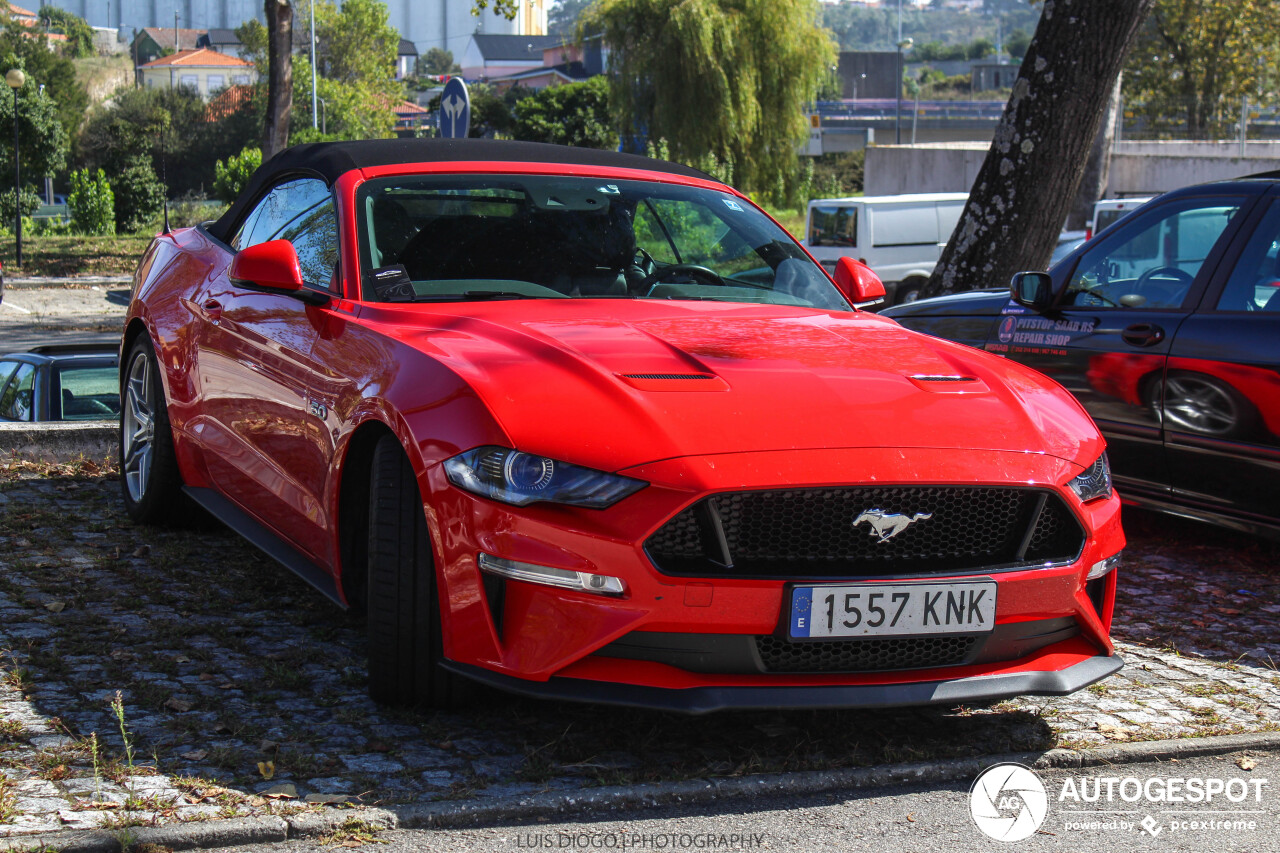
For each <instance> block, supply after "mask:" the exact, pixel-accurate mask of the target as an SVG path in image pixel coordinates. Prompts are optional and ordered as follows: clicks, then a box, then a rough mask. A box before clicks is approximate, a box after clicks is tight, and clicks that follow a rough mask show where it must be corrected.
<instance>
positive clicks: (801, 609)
mask: <svg viewBox="0 0 1280 853" xmlns="http://www.w3.org/2000/svg"><path fill="white" fill-rule="evenodd" d="M812 610H813V589H812V588H806V587H801V588H799V589H797V590H796V591H795V593H794V594H793V595H792V596H791V636H793V637H807V636H809V623H810V621H811V619H810V615H811V611H812Z"/></svg>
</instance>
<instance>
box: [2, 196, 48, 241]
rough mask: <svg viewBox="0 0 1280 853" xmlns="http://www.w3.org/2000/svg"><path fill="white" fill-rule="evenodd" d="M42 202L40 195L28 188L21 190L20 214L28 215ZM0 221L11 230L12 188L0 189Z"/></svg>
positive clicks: (12, 215)
mask: <svg viewBox="0 0 1280 853" xmlns="http://www.w3.org/2000/svg"><path fill="white" fill-rule="evenodd" d="M42 204H44V201H43V200H42V199H41V198H40V196H38V195H36V194H35V193H33V192H31V191H30V190H25V189H24V190H23V191H22V215H23V216H24V217H25V216H30V215H31V214H33V213H35V212H36V208H37V207H39V206H40V205H42ZM0 222H3V223H4V225H5V227H6V228H8V229H9V230H10V231H12V230H13V222H14V210H13V188H12V187H10V188H9V189H7V190H0Z"/></svg>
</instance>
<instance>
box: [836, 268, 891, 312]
mask: <svg viewBox="0 0 1280 853" xmlns="http://www.w3.org/2000/svg"><path fill="white" fill-rule="evenodd" d="M835 281H836V287H837V288H839V289H840V292H841V293H842V294H844V297H845V299H848V300H849V301H850V302H852V303H853V304H854V305H867V304H871V303H875V302H881V301H883V300H884V282H882V281H881V280H880V276H878V275H876V274H875V273H874V272H872V271H871V267H869V266H867V265H866V264H864V263H860V262H858V261H855V260H854V259H853V258H841V259H840V260H838V261H836V274H835Z"/></svg>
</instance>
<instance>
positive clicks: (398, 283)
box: [357, 175, 849, 311]
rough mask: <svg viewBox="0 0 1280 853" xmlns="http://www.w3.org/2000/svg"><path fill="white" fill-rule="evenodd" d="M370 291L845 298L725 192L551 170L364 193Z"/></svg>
mask: <svg viewBox="0 0 1280 853" xmlns="http://www.w3.org/2000/svg"><path fill="white" fill-rule="evenodd" d="M357 211H358V219H359V222H360V229H359V240H360V252H361V269H362V283H363V295H364V298H365V299H369V300H373V301H383V302H431V301H458V300H495V299H566V298H622V299H693V300H717V301H726V302H765V303H772V304H779V305H801V306H809V307H815V308H823V309H829V310H838V311H846V310H849V305H848V303H847V302H846V301H845V300H844V298H843V297H842V296H841V295H840V292H839V291H838V290H836V288H835V286H834V285H833V284H832V283H831V280H830V279H828V278H827V276H826V274H825V273H823V272H822V270H821V268H820V267H818V266H817V265H816V264H814V263H813V261H811V260H810V259H809V258H808V256H807V255H805V253H804V251H803V250H802V249H801V248H800V247H799V246H797V245H796V243H795V241H794V240H792V239H791V238H790V237H789V236H788V235H787V233H786V232H785V231H783V230H782V229H781V228H779V227H778V226H777V225H776V224H774V222H773V221H771V220H770V219H769V218H768V217H767V216H765V215H764V214H762V213H761V212H760V211H759V210H757V209H756V208H755V207H753V206H752V205H751V204H749V203H748V202H746V201H743V200H742V199H741V198H739V197H737V196H734V195H731V194H729V193H725V192H717V191H714V190H707V189H700V188H696V187H686V186H679V185H675V184H665V183H659V182H649V181H623V180H617V179H614V178H579V177H564V176H552V175H465V176H463V175H448V176H435V175H418V176H405V177H395V178H382V179H378V180H372V181H368V182H366V183H365V184H363V185H362V186H361V188H360V190H359V193H358V195H357Z"/></svg>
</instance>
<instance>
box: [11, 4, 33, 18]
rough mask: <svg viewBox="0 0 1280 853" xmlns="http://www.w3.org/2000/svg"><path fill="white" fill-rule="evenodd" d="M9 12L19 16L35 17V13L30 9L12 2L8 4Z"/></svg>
mask: <svg viewBox="0 0 1280 853" xmlns="http://www.w3.org/2000/svg"><path fill="white" fill-rule="evenodd" d="M9 14H10V15H13V16H15V17H19V18H34V17H36V13H35V12H32V11H31V10H30V9H24V8H22V7H21V6H15V5H14V4H12V3H10V4H9Z"/></svg>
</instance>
